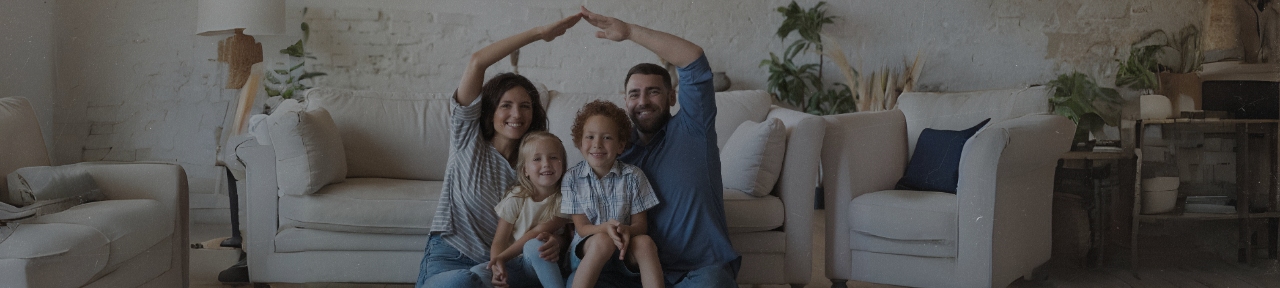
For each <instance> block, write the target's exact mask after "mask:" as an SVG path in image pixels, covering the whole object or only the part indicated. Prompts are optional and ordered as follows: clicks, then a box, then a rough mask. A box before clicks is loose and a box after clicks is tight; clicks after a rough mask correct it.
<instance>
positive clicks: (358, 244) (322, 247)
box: [275, 225, 431, 253]
mask: <svg viewBox="0 0 1280 288" xmlns="http://www.w3.org/2000/svg"><path fill="white" fill-rule="evenodd" d="M429 238H431V236H430V235H425V234H384V233H352V232H336V231H328V230H317V229H304V228H298V227H295V226H293V225H289V226H286V227H283V228H282V229H280V233H277V234H276V237H275V241H276V252H280V253H288V252H302V251H416V252H418V253H422V248H423V247H427V239H429Z"/></svg>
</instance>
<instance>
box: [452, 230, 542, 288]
mask: <svg viewBox="0 0 1280 288" xmlns="http://www.w3.org/2000/svg"><path fill="white" fill-rule="evenodd" d="M543 243H544V242H542V241H539V240H538V239H530V240H529V242H525V243H524V247H522V248H523V249H524V254H521V255H520V256H516V257H515V258H511V260H508V261H507V263H505V264H506V265H504V266H506V268H507V284H508V285H510V286H511V287H512V288H519V287H557V288H558V287H564V285H565V284H564V283H565V282H564V277H563V276H561V274H560V265H559V264H558V263H556V262H551V261H547V260H546V259H542V258H541V257H538V256H539V254H540V252H538V248H539V247H542V244H543ZM488 266H489V263H487V262H486V263H481V264H479V265H476V266H472V267H471V272H472V273H475V274H476V275H479V276H480V278H481V279H492V278H493V271H489V269H488ZM486 283H490V282H486ZM538 284H541V285H538ZM490 286H491V285H490Z"/></svg>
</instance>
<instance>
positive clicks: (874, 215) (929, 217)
mask: <svg viewBox="0 0 1280 288" xmlns="http://www.w3.org/2000/svg"><path fill="white" fill-rule="evenodd" d="M849 205H850V206H849V213H848V215H849V223H850V224H849V230H850V234H851V235H850V237H851V238H850V240H849V247H850V248H852V249H854V250H862V251H870V252H878V253H889V254H900V255H915V256H928V257H956V245H955V244H956V239H957V237H958V234H959V232H958V231H959V230H958V229H957V227H958V223H957V222H956V221H958V220H957V217H956V194H951V193H943V192H928V191H907V190H887V191H879V192H873V193H868V194H864V195H862V196H858V197H857V198H854V199H853V200H852V201H850V204H849Z"/></svg>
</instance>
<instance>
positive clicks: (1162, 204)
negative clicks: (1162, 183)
mask: <svg viewBox="0 0 1280 288" xmlns="http://www.w3.org/2000/svg"><path fill="white" fill-rule="evenodd" d="M1177 204H1178V190H1164V191H1144V192H1142V214H1162V213H1169V212H1173V208H1174V207H1176V206H1177Z"/></svg>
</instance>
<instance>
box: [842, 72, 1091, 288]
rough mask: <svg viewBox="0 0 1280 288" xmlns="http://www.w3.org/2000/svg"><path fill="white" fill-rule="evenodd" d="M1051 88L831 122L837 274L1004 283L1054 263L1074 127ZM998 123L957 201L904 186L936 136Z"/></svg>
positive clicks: (979, 142)
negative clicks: (1054, 219) (1056, 108)
mask: <svg viewBox="0 0 1280 288" xmlns="http://www.w3.org/2000/svg"><path fill="white" fill-rule="evenodd" d="M1050 91H1051V90H1049V89H1047V88H1045V87H1033V88H1026V89H1005V90H989V91H976V92H963V93H904V94H903V95H902V96H901V97H900V98H899V100H898V109H895V110H889V111H883V112H864V113H850V114H842V115H832V116H825V117H824V118H825V119H826V121H827V127H826V129H827V133H826V136H825V142H826V143H825V144H823V152H822V158H823V160H822V161H823V162H822V165H823V166H822V167H823V184H824V185H823V187H824V190H825V191H826V201H827V202H826V205H827V209H826V210H827V211H826V221H827V222H826V223H827V226H826V230H827V231H826V232H827V233H826V237H827V238H826V243H827V244H826V251H825V253H826V255H827V258H826V274H827V277H828V278H830V279H832V282H833V287H843V284H844V280H858V281H866V282H874V283H884V284H893V285H901V286H912V287H1005V286H1008V285H1009V283H1011V282H1013V281H1014V280H1015V279H1017V278H1018V277H1019V276H1029V275H1030V274H1031V271H1032V270H1033V269H1035V268H1036V267H1037V266H1039V265H1040V264H1042V263H1044V262H1045V261H1047V260H1048V259H1049V256H1050V241H1051V240H1052V239H1051V237H1050V227H1051V225H1050V220H1051V215H1050V211H1051V210H1052V209H1051V207H1052V199H1053V174H1054V166H1055V164H1056V163H1057V159H1058V157H1059V155H1061V154H1062V153H1064V152H1066V151H1067V149H1068V148H1069V146H1070V143H1071V138H1072V135H1073V131H1075V125H1074V124H1073V123H1072V122H1071V120H1067V118H1065V117H1062V116H1058V115H1052V114H1049V113H1048V112H1049V103H1048V97H1049V95H1051V94H1052V93H1051V92H1050ZM987 118H990V119H991V122H990V123H989V124H987V126H986V128H983V129H981V130H979V131H977V134H974V135H973V137H972V138H970V139H969V140H968V142H967V144H965V146H964V150H963V152H962V153H961V156H960V165H959V169H960V170H959V182H958V187H957V188H958V189H957V190H958V191H957V192H958V193H956V194H948V193H943V192H931V191H905V190H894V189H895V184H896V183H897V182H898V179H899V178H902V176H903V174H904V171H905V170H906V167H907V165H908V163H909V159H910V158H911V156H912V154H913V153H914V152H913V151H915V150H914V148H915V147H916V146H917V141H916V140H917V139H918V138H919V137H920V134H921V131H923V130H924V129H925V128H934V129H944V130H963V129H965V128H969V127H970V126H973V125H975V124H977V123H979V122H980V121H982V120H983V119H987Z"/></svg>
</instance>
